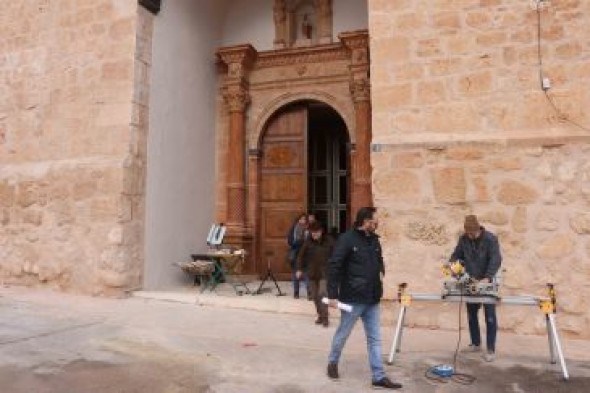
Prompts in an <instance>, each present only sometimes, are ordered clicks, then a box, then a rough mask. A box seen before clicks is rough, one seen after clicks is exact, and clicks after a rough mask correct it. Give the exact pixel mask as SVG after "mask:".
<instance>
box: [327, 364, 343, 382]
mask: <svg viewBox="0 0 590 393" xmlns="http://www.w3.org/2000/svg"><path fill="white" fill-rule="evenodd" d="M328 377H330V378H331V379H338V378H340V375H338V363H328Z"/></svg>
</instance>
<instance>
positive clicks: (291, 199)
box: [255, 101, 350, 280]
mask: <svg viewBox="0 0 590 393" xmlns="http://www.w3.org/2000/svg"><path fill="white" fill-rule="evenodd" d="M348 146H349V143H348V130H347V129H346V125H345V123H344V121H343V120H342V118H341V117H340V115H339V114H338V113H337V112H336V111H335V110H334V109H332V108H331V107H329V106H328V105H326V104H323V103H320V102H317V101H299V102H296V103H292V104H289V105H287V106H285V107H282V108H281V109H279V110H278V111H277V112H275V113H274V114H273V115H272V117H271V118H270V119H269V121H268V123H267V126H266V127H265V130H264V134H263V135H262V138H261V142H260V171H259V173H260V180H259V184H260V196H259V203H258V206H259V208H260V214H259V217H260V220H259V223H260V225H259V227H258V233H257V236H255V238H256V239H258V241H259V247H260V255H261V256H262V258H259V259H258V263H257V266H256V271H257V273H259V274H263V273H264V272H265V271H266V268H267V264H268V263H270V264H271V268H272V270H273V272H274V273H275V275H276V276H277V277H278V278H279V279H284V280H288V279H290V277H291V269H290V266H289V264H288V263H287V262H286V261H287V251H288V248H287V241H286V239H287V233H288V231H289V229H290V227H291V225H293V223H294V221H295V220H296V218H297V217H298V215H299V214H301V213H305V212H314V213H316V214H317V216H318V219H319V220H321V221H322V223H323V224H324V225H325V227H326V228H328V229H329V228H332V227H337V228H338V229H339V230H344V229H345V228H346V227H347V225H348V224H349V211H350V203H349V201H350V192H349V190H350V187H349V179H350V177H349V173H350V171H349V167H350V157H349V153H348Z"/></svg>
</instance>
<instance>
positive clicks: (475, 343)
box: [450, 215, 502, 362]
mask: <svg viewBox="0 0 590 393" xmlns="http://www.w3.org/2000/svg"><path fill="white" fill-rule="evenodd" d="M464 229H465V233H464V234H463V235H461V237H460V238H459V241H458V243H457V246H456V247H455V251H454V252H453V254H452V255H451V258H450V261H457V260H460V261H463V264H464V265H465V270H466V271H467V273H469V275H470V276H471V278H472V279H474V280H477V281H481V280H486V281H489V282H492V280H493V279H494V276H495V275H496V273H497V272H498V270H499V269H500V265H501V264H502V255H501V254H500V245H499V243H498V238H497V237H496V235H494V234H493V233H491V232H489V231H487V230H486V229H485V228H484V227H482V226H481V225H480V224H479V222H478V220H477V217H476V216H474V215H468V216H466V217H465V224H464ZM480 308H481V303H467V315H468V318H469V334H470V336H471V344H470V345H469V347H468V348H467V351H470V352H479V351H481V336H480V331H479V321H478V319H477V314H478V311H479V309H480ZM483 308H484V314H485V318H486V345H487V352H486V353H485V354H484V355H483V358H484V359H485V360H486V361H488V362H492V361H494V359H495V358H496V356H495V352H496V331H497V330H498V322H497V319H496V305H495V304H484V305H483Z"/></svg>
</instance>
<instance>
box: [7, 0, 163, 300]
mask: <svg viewBox="0 0 590 393" xmlns="http://www.w3.org/2000/svg"><path fill="white" fill-rule="evenodd" d="M151 17H152V16H151V14H149V13H147V12H145V10H143V9H138V6H137V2H135V1H113V0H102V1H71V0H69V1H68V0H61V1H48V0H39V1H22V2H20V1H19V2H7V3H6V4H3V6H2V9H1V10H0V280H1V281H3V282H5V283H11V282H18V283H26V284H31V285H38V284H46V285H50V286H53V287H59V288H61V289H65V290H74V291H77V292H83V293H90V294H115V293H119V292H120V291H121V290H123V289H129V288H132V287H137V286H138V285H140V282H141V274H142V269H143V266H142V263H143V219H144V218H143V217H144V213H143V201H144V198H143V194H144V184H143V183H144V180H143V179H144V168H145V158H146V157H145V156H146V153H145V150H146V147H145V145H146V131H147V91H148V87H149V64H150V58H151V50H150V46H151Z"/></svg>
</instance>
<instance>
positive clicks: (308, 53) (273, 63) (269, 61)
mask: <svg viewBox="0 0 590 393" xmlns="http://www.w3.org/2000/svg"><path fill="white" fill-rule="evenodd" d="M349 58H350V51H349V50H348V49H347V48H346V47H344V46H343V45H341V44H330V45H321V46H314V47H309V48H295V49H282V50H273V51H265V52H260V53H258V58H257V59H256V63H255V65H254V67H255V68H257V69H258V68H268V67H280V66H292V65H294V64H308V63H323V62H327V61H335V60H347V59H349Z"/></svg>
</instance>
